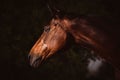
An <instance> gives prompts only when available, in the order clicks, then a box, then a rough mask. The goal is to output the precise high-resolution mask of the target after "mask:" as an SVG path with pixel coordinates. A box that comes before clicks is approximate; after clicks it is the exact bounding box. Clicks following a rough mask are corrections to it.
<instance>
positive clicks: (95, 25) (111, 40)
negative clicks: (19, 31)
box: [29, 10, 120, 76]
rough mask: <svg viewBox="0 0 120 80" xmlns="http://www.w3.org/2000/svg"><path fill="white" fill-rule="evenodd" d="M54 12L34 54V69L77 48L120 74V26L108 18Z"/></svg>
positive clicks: (34, 48)
mask: <svg viewBox="0 0 120 80" xmlns="http://www.w3.org/2000/svg"><path fill="white" fill-rule="evenodd" d="M53 12H54V15H53V16H52V18H51V20H50V22H49V23H48V25H46V26H45V27H44V32H43V33H42V35H41V37H40V38H39V39H38V41H37V42H36V43H35V45H34V46H33V47H32V49H31V50H30V53H29V59H30V65H31V66H33V67H38V66H39V65H40V64H41V63H42V62H43V61H45V60H46V59H48V58H49V57H51V56H52V55H53V54H55V53H57V52H58V51H61V50H62V49H64V48H65V47H66V46H68V47H71V46H72V45H73V44H75V45H79V46H81V47H84V48H86V49H87V50H91V51H94V53H95V54H97V55H99V56H100V57H101V58H104V59H105V60H106V61H108V62H109V63H110V64H112V65H113V66H114V67H115V69H116V71H117V72H119V69H120V61H119V60H120V51H119V47H120V42H119V40H120V36H119V35H118V34H119V33H120V32H119V28H118V27H119V24H118V23H117V22H114V20H112V19H111V18H105V17H104V16H100V17H99V16H91V15H88V16H84V15H74V14H70V13H65V12H63V11H60V10H54V11H53ZM111 20H112V21H111ZM67 49H68V48H67ZM119 75H120V74H119ZM119 75H118V76H119Z"/></svg>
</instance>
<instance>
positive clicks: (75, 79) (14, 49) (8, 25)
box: [0, 0, 120, 80]
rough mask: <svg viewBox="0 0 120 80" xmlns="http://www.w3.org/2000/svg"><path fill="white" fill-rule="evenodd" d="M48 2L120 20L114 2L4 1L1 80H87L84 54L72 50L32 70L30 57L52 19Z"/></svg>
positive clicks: (0, 30)
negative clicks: (28, 56) (29, 54)
mask: <svg viewBox="0 0 120 80" xmlns="http://www.w3.org/2000/svg"><path fill="white" fill-rule="evenodd" d="M47 3H50V4H51V5H54V6H56V7H58V8H59V9H61V10H64V11H66V12H72V13H77V14H84V15H98V16H110V17H113V20H114V21H119V14H120V12H119V10H120V8H119V7H120V6H119V2H118V1H115V0H49V1H47V0H8V1H6V0H1V1H0V67H1V68H0V69H1V70H0V73H1V74H0V77H1V79H0V80H84V74H85V73H86V63H84V62H85V58H87V57H89V55H88V56H86V57H85V58H84V53H86V54H88V52H87V51H86V50H84V49H81V50H80V52H79V53H81V54H78V52H75V51H76V50H74V49H70V50H69V51H67V52H66V53H64V54H63V53H61V54H57V55H56V56H54V57H53V58H51V59H48V60H47V61H46V62H45V63H44V64H43V65H41V66H40V67H39V68H37V69H34V68H32V67H30V65H29V62H28V59H27V55H28V53H29V51H30V49H31V47H32V46H33V45H34V43H35V42H36V40H37V39H38V37H39V36H40V34H41V33H42V31H43V26H44V25H46V24H47V23H48V21H49V19H50V17H51V15H50V12H49V10H48V8H47V6H46V4H47Z"/></svg>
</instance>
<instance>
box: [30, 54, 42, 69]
mask: <svg viewBox="0 0 120 80" xmlns="http://www.w3.org/2000/svg"><path fill="white" fill-rule="evenodd" d="M28 59H29V61H30V65H31V66H32V67H35V68H36V67H38V66H39V65H40V64H41V62H42V61H43V60H42V56H39V55H34V54H29V55H28Z"/></svg>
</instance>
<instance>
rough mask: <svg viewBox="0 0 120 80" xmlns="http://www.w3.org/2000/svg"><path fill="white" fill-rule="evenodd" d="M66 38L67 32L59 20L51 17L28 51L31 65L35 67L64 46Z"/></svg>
mask: <svg viewBox="0 0 120 80" xmlns="http://www.w3.org/2000/svg"><path fill="white" fill-rule="evenodd" d="M66 38H67V34H66V31H65V30H64V29H63V25H62V22H61V20H59V19H52V20H51V22H50V24H49V25H48V26H45V27H44V32H43V34H42V35H41V37H40V38H39V39H38V41H37V42H36V43H35V45H34V46H33V48H32V49H31V51H30V53H29V58H30V64H31V66H33V67H37V66H38V65H39V64H40V63H41V62H42V61H43V60H45V59H47V58H48V57H50V56H51V55H53V54H54V53H55V52H57V51H58V50H60V49H61V48H62V47H63V46H64V44H65V42H66Z"/></svg>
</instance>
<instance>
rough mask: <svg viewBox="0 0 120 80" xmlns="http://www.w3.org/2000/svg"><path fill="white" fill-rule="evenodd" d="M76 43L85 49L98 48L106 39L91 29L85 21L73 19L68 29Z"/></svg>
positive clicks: (98, 31)
mask: <svg viewBox="0 0 120 80" xmlns="http://www.w3.org/2000/svg"><path fill="white" fill-rule="evenodd" d="M69 31H70V33H71V34H72V36H73V37H74V38H75V41H76V42H77V43H80V44H82V45H84V46H87V47H94V48H95V47H96V48H98V47H99V48H100V47H101V44H103V43H104V40H105V39H106V37H105V35H103V33H102V32H101V31H100V30H98V29H97V28H96V27H93V26H92V25H91V24H90V23H89V22H88V21H87V20H86V19H79V18H78V19H75V20H73V24H72V25H71V26H70V29H69Z"/></svg>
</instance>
